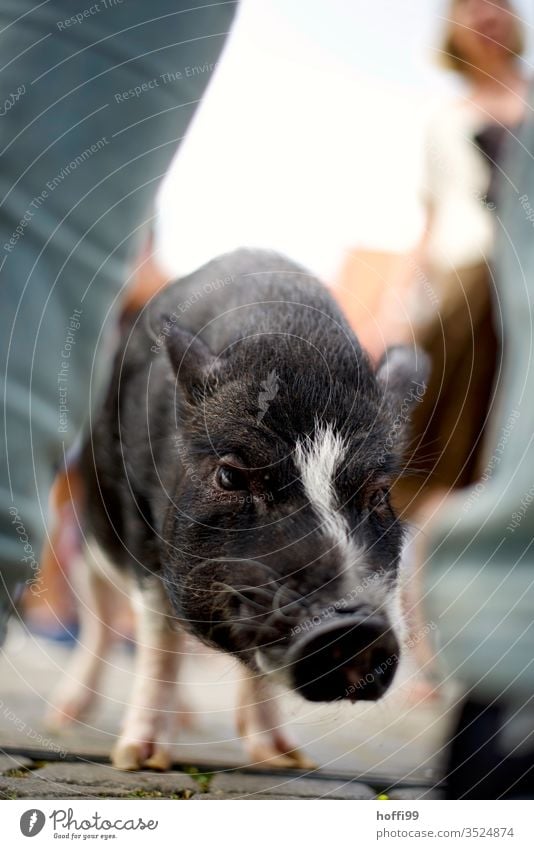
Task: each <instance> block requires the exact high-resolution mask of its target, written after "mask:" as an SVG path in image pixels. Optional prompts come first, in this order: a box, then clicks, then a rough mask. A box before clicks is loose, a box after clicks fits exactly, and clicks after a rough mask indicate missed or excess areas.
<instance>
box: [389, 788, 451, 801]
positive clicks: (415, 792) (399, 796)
mask: <svg viewBox="0 0 534 849" xmlns="http://www.w3.org/2000/svg"><path fill="white" fill-rule="evenodd" d="M387 795H388V798H389V799H393V800H396V801H402V800H403V799H444V798H445V794H444V793H441V792H440V791H439V790H433V789H431V788H429V787H397V788H396V789H395V790H391V791H389V792H388V794H387Z"/></svg>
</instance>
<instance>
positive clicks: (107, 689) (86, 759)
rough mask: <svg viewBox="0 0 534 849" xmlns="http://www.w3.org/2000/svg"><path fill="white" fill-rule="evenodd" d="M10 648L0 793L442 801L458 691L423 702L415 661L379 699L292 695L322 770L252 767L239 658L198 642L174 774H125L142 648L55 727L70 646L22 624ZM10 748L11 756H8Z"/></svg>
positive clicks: (299, 725) (302, 736) (1, 685)
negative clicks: (117, 746) (49, 719)
mask: <svg viewBox="0 0 534 849" xmlns="http://www.w3.org/2000/svg"><path fill="white" fill-rule="evenodd" d="M10 629H11V630H10V636H9V638H8V641H7V644H6V646H5V648H4V650H3V651H2V653H1V654H0V799H2V798H4V799H13V798H27V799H32V798H33V799H43V798H59V799H67V798H72V799H77V798H78V799H80V798H83V799H87V798H123V799H142V798H151V799H153V798H156V799H160V798H161V799H168V798H171V799H181V800H191V801H196V800H209V799H225V798H230V799H310V798H311V799H322V798H326V799H370V798H376V797H377V795H380V794H384V793H385V794H386V795H387V796H389V798H392V799H410V798H436V797H438V798H439V796H440V793H439V791H438V790H436V789H432V788H433V787H434V786H435V785H436V784H437V782H438V780H439V770H440V764H441V761H442V753H443V741H444V739H445V734H446V730H447V728H448V726H449V723H450V721H451V706H452V701H453V700H452V696H451V694H449V697H448V698H447V699H444V698H442V699H438V700H428V701H426V702H424V703H422V704H417V703H416V702H415V701H414V696H413V692H414V688H413V682H414V678H413V670H412V672H410V668H409V665H408V667H407V668H406V669H405V670H404V671H403V673H402V675H401V676H400V679H401V680H400V683H399V686H398V687H397V688H396V691H395V692H392V693H391V695H388V696H387V697H386V698H385V699H384V700H383V701H382V702H380V703H379V704H376V705H375V704H366V705H363V704H362V705H335V706H333V707H332V706H330V707H329V706H322V705H311V704H309V703H304V702H303V701H302V700H299V699H296V698H295V697H292V696H287V697H284V699H283V704H284V717H285V718H286V719H287V724H288V727H290V729H291V732H292V733H293V734H294V736H296V737H297V740H298V742H299V744H300V745H301V746H302V748H304V749H305V751H306V752H307V753H308V754H309V755H311V757H312V758H314V760H315V761H316V763H317V764H320V768H319V769H317V770H311V771H307V772H299V771H296V772H291V771H284V770H269V769H262V767H261V765H255V766H254V767H253V768H251V767H246V766H245V762H244V755H243V752H242V749H241V744H240V742H239V740H238V739H237V738H236V734H235V731H234V702H235V684H236V680H237V679H238V670H237V668H236V666H235V665H234V664H233V663H232V662H231V661H228V660H227V659H226V658H224V657H222V656H221V655H216V654H214V653H212V652H209V651H208V650H207V649H205V648H203V647H197V646H195V647H193V646H191V652H190V653H189V655H188V658H187V660H186V663H185V669H184V674H183V677H184V682H183V685H182V695H183V699H184V700H185V701H186V703H187V707H188V714H187V718H188V720H189V725H190V727H188V728H187V729H183V728H182V729H180V730H179V731H178V732H177V742H176V746H175V749H174V752H173V754H174V761H175V766H174V768H173V770H172V771H171V772H168V773H154V772H149V771H142V772H132V773H125V772H119V771H117V770H115V769H114V768H113V767H112V766H111V765H110V763H109V760H108V756H109V751H110V749H111V746H112V745H113V742H114V740H115V738H116V735H117V731H118V728H119V724H120V717H121V715H122V713H123V710H124V705H125V702H126V700H127V694H128V692H129V687H130V686H131V682H132V653H131V652H128V651H127V650H125V649H124V648H123V649H117V650H116V651H115V653H114V654H113V656H112V658H111V660H110V661H109V663H108V669H107V674H106V681H105V682H104V684H103V686H102V694H101V698H100V704H99V706H98V707H97V708H96V709H95V710H94V712H93V713H92V714H91V715H90V717H89V718H87V719H85V721H84V722H76V723H73V724H72V725H71V726H69V727H65V728H64V729H62V730H61V732H59V733H54V734H52V733H51V732H49V731H48V730H47V729H46V726H45V724H44V721H43V717H44V713H45V710H46V707H47V705H48V697H49V694H50V692H51V690H52V689H53V687H54V685H55V684H56V682H57V680H58V677H59V676H60V674H61V672H62V670H63V669H64V668H65V665H66V660H67V658H68V654H69V649H68V648H67V647H65V646H61V645H58V644H55V643H52V642H50V641H47V640H44V639H42V638H36V637H35V636H32V635H31V634H28V633H26V632H25V631H24V630H23V629H22V628H21V627H20V626H19V625H18V624H17V623H14V624H13V626H10ZM2 753H3V754H2Z"/></svg>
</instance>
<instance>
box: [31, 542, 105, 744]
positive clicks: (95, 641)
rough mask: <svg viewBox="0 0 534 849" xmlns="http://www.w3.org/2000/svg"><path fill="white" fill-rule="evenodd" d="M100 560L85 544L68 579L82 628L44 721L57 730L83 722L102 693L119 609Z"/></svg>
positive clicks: (97, 553) (99, 554)
mask: <svg viewBox="0 0 534 849" xmlns="http://www.w3.org/2000/svg"><path fill="white" fill-rule="evenodd" d="M97 555H98V556H97ZM100 557H103V555H101V553H100V552H99V551H98V552H96V551H93V550H92V549H91V548H90V547H89V545H87V544H86V545H84V546H83V548H82V550H81V552H80V556H79V557H78V558H77V559H76V560H75V561H74V562H73V563H72V564H71V568H70V573H69V578H70V582H71V586H72V589H73V592H74V594H75V596H76V602H77V606H78V618H79V623H80V627H79V634H78V640H77V645H76V647H75V648H74V650H73V653H72V657H71V659H70V662H69V665H68V667H67V669H66V671H65V674H64V676H63V678H62V680H61V681H60V683H59V685H58V687H57V688H56V690H55V691H54V692H53V694H52V696H51V699H50V707H49V709H48V712H47V715H46V719H45V721H46V724H47V726H48V727H49V728H51V729H54V730H60V729H61V728H62V727H64V726H65V725H67V724H69V723H70V722H72V721H73V720H76V719H80V718H82V717H83V716H84V715H85V714H86V713H87V711H88V710H89V708H90V707H91V706H92V705H93V703H94V701H95V700H96V699H97V697H98V695H99V692H100V683H101V677H102V672H103V670H104V666H105V664H104V660H105V657H106V656H107V654H108V653H109V650H110V648H111V646H112V643H113V631H112V628H111V623H112V621H113V612H114V609H115V608H116V588H115V587H114V585H113V582H111V581H110V579H109V576H107V575H106V573H105V572H104V571H103V570H102V568H101V564H99V563H97V560H99V559H100ZM95 558H96V559H95Z"/></svg>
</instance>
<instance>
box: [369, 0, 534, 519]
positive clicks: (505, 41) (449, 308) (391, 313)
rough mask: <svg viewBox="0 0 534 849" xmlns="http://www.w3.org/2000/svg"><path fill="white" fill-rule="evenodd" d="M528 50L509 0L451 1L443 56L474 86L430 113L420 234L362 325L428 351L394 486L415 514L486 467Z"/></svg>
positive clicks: (380, 343) (373, 347)
mask: <svg viewBox="0 0 534 849" xmlns="http://www.w3.org/2000/svg"><path fill="white" fill-rule="evenodd" d="M523 47H524V33H523V27H522V24H521V21H520V20H519V19H518V18H517V16H516V15H515V14H514V11H513V8H512V6H511V5H510V4H509V3H508V2H489V0H452V2H451V3H450V5H449V10H448V14H447V15H446V32H445V34H444V40H443V45H442V48H441V51H440V60H441V62H442V64H445V66H446V67H448V68H450V69H452V70H454V71H457V72H458V73H460V74H461V75H462V77H463V78H464V80H465V83H466V90H465V93H464V94H463V96H462V97H460V98H458V99H456V100H454V101H453V102H451V103H448V104H442V105H441V107H440V109H439V111H437V112H436V114H435V115H434V117H433V118H432V120H431V121H430V124H429V127H428V130H427V138H426V144H425V161H424V168H423V181H422V190H423V191H422V200H423V203H424V208H425V211H426V223H425V227H424V233H423V236H422V238H421V241H420V243H419V244H418V245H417V247H416V249H415V250H414V252H413V253H412V254H411V255H410V256H409V257H408V258H407V261H406V262H405V263H404V264H403V267H402V269H401V270H400V271H399V272H398V273H397V274H396V276H395V278H394V279H392V280H391V281H390V282H389V285H388V286H387V288H386V290H385V292H384V294H383V297H382V299H381V303H380V304H379V307H378V311H377V314H376V315H375V316H373V321H372V322H369V324H368V325H367V326H366V327H364V328H362V331H361V335H362V337H363V341H364V344H365V345H366V346H367V347H368V349H369V350H370V352H371V353H372V355H373V356H379V355H380V354H381V353H382V351H383V350H384V348H385V347H387V345H388V344H391V343H392V342H405V343H408V344H413V343H414V342H416V343H417V344H419V345H421V346H422V347H423V348H424V349H425V350H427V352H428V353H429V354H430V357H431V360H432V377H431V381H430V386H429V389H428V391H427V394H426V395H425V398H424V401H423V402H422V404H421V405H420V406H419V408H418V409H417V410H416V412H415V422H414V429H413V433H414V440H413V442H414V451H413V454H412V455H411V457H410V459H409V461H408V465H409V467H410V469H411V471H412V474H410V475H409V476H408V477H406V478H405V479H403V480H402V481H401V482H399V486H398V487H397V493H396V495H397V500H398V501H399V502H400V504H401V506H402V508H403V509H404V510H406V511H407V512H408V513H409V514H414V513H417V508H418V507H419V506H420V504H421V501H422V500H424V499H425V498H426V496H427V494H428V490H429V489H430V490H431V491H436V490H437V489H439V490H442V491H448V490H450V489H451V488H452V487H459V486H466V485H467V484H470V483H472V482H473V481H474V480H475V479H476V478H477V475H478V474H480V472H481V471H482V469H481V464H482V462H483V460H482V459H481V447H482V439H481V437H482V435H483V432H484V424H485V420H486V416H487V413H488V411H489V407H490V405H491V396H492V389H493V384H494V377H495V371H496V366H498V361H499V354H498V350H497V349H498V342H497V336H496V329H495V322H496V321H497V322H498V315H497V314H495V313H494V309H493V292H492V290H493V288H494V281H493V275H492V258H493V242H494V234H495V218H496V214H497V197H496V193H495V181H496V179H495V178H496V176H497V175H498V173H499V171H500V163H501V156H502V150H503V146H504V145H505V144H506V143H507V142H509V140H510V139H513V138H514V134H515V131H516V129H517V128H518V127H519V125H520V124H521V121H522V119H523V116H524V114H525V97H526V91H527V86H528V81H527V79H526V78H525V76H524V74H523V71H522V68H521V67H520V65H519V63H518V56H519V55H520V54H521V53H522V51H523Z"/></svg>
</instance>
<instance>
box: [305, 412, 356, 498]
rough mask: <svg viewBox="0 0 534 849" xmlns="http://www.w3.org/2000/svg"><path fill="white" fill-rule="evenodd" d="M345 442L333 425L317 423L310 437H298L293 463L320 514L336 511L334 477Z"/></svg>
mask: <svg viewBox="0 0 534 849" xmlns="http://www.w3.org/2000/svg"><path fill="white" fill-rule="evenodd" d="M345 452H346V445H345V442H344V440H343V438H342V437H341V436H340V434H338V433H334V429H333V427H332V425H330V424H327V425H318V427H317V428H316V430H315V433H314V436H313V439H312V438H310V437H307V438H306V441H303V440H300V439H299V440H298V441H297V444H296V446H295V463H296V466H297V469H298V470H299V473H300V478H301V480H302V485H303V487H304V491H305V492H306V495H307V496H308V499H309V501H311V503H312V504H313V505H314V506H315V507H316V508H318V510H319V511H320V512H322V513H330V512H331V511H332V510H335V492H334V478H335V474H336V470H337V469H338V468H339V467H340V465H341V463H342V462H343V458H344V456H345Z"/></svg>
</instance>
